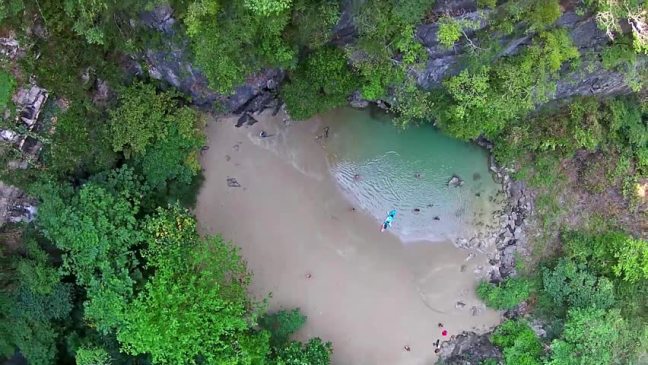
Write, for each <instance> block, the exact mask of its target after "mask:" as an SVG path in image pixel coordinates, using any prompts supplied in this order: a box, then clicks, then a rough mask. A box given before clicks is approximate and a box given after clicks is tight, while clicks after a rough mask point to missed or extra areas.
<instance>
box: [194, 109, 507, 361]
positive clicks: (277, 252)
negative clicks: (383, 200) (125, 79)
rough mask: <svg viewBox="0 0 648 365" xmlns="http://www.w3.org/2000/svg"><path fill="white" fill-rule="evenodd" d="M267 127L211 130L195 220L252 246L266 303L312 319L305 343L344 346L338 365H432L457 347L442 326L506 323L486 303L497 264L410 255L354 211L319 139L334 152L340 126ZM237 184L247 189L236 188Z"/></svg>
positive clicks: (326, 122) (433, 252)
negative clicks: (442, 346) (478, 292)
mask: <svg viewBox="0 0 648 365" xmlns="http://www.w3.org/2000/svg"><path fill="white" fill-rule="evenodd" d="M258 119H260V122H259V123H258V124H255V125H254V126H251V127H242V128H235V127H234V123H235V121H236V118H224V119H221V120H220V121H218V122H216V121H212V122H210V123H209V125H208V128H207V134H208V138H209V146H210V148H209V149H208V150H207V151H205V153H204V154H203V156H202V159H201V162H202V165H203V167H204V169H205V183H204V185H203V187H202V189H201V191H200V194H199V196H198V205H197V207H196V211H195V212H196V215H197V217H198V219H199V222H200V228H201V230H202V232H205V233H210V234H214V233H221V234H222V235H223V236H224V237H225V238H226V239H228V240H232V241H233V242H234V243H235V244H236V245H238V246H239V247H241V251H242V256H243V257H244V258H245V260H246V261H247V263H248V267H249V269H250V271H251V272H252V273H253V275H254V276H253V280H252V284H251V286H250V290H251V292H252V294H253V295H254V296H255V297H257V298H259V299H263V298H268V296H269V295H270V297H269V305H270V309H271V310H275V309H279V308H295V307H299V308H300V309H301V310H302V312H303V313H305V314H306V315H307V316H308V321H307V323H306V325H305V327H304V328H303V329H302V330H300V331H299V333H298V334H297V338H299V339H306V338H309V337H313V336H318V337H321V338H322V339H324V340H325V341H332V342H333V346H334V354H333V364H341V365H350V364H352V365H382V364H385V365H424V364H425V365H427V364H433V363H434V362H435V361H436V356H435V354H434V346H433V343H434V341H436V340H437V339H441V340H444V339H445V338H443V337H442V336H441V330H440V329H439V328H438V327H437V324H438V323H439V322H442V323H443V324H444V325H445V327H446V329H447V330H448V331H449V333H450V335H452V334H457V333H459V332H461V331H463V330H475V331H485V330H487V329H488V328H490V327H491V326H493V325H495V324H496V323H497V322H498V321H499V315H498V313H496V312H494V311H491V310H488V309H486V308H485V307H484V305H483V304H482V303H481V302H480V301H479V300H478V299H477V298H476V297H475V294H474V287H475V285H476V283H477V282H478V281H479V280H480V278H483V277H485V276H486V271H487V270H486V269H487V266H488V259H487V257H486V256H485V255H482V254H479V253H478V254H471V253H469V252H467V251H465V250H460V249H458V248H456V247H454V246H453V245H452V243H451V242H448V241H444V242H437V243H433V244H430V243H429V242H417V243H414V242H413V243H410V244H408V245H403V244H402V242H401V241H400V240H399V239H398V237H397V236H396V235H391V234H384V233H380V232H379V230H378V225H379V223H378V221H377V219H376V217H373V216H371V215H369V214H367V213H366V212H365V211H363V210H360V209H356V210H352V209H351V208H352V206H353V204H351V203H350V202H349V200H347V199H346V198H345V197H344V196H343V194H341V191H340V188H339V186H338V184H337V183H336V180H335V179H334V178H333V177H332V175H331V174H330V169H331V167H332V165H330V163H329V162H330V161H331V160H330V151H331V148H330V146H327V143H326V142H325V141H324V139H323V138H320V139H317V136H318V135H322V131H323V128H324V127H325V126H329V127H330V135H329V140H330V141H332V139H331V138H334V136H333V135H331V133H338V132H339V131H338V132H335V131H336V130H337V128H336V127H335V126H334V125H333V124H332V123H331V120H330V118H326V119H321V118H315V119H314V120H311V121H308V122H292V123H284V122H283V121H282V119H283V117H282V116H281V115H279V116H278V117H276V118H273V117H270V116H269V115H264V116H259V117H258ZM261 130H264V131H266V132H267V133H268V134H270V137H267V138H259V132H260V131H261ZM325 147H326V148H325ZM228 178H236V179H237V181H238V182H239V183H240V185H241V186H240V187H228V186H227V179H228ZM406 345H407V346H409V347H410V349H411V351H405V350H404V346H406Z"/></svg>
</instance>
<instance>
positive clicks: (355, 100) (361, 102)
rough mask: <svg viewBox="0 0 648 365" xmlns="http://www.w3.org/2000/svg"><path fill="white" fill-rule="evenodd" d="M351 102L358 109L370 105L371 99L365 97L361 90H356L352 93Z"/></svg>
mask: <svg viewBox="0 0 648 365" xmlns="http://www.w3.org/2000/svg"><path fill="white" fill-rule="evenodd" d="M349 104H350V105H351V106H352V107H354V108H356V109H364V108H366V107H368V106H369V101H367V100H365V99H363V98H362V95H361V94H360V92H359V91H356V92H354V93H353V95H351V100H350V101H349Z"/></svg>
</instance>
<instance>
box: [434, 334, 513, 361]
mask: <svg viewBox="0 0 648 365" xmlns="http://www.w3.org/2000/svg"><path fill="white" fill-rule="evenodd" d="M439 358H440V360H441V363H442V364H444V365H479V364H482V362H483V361H484V360H487V359H497V360H499V361H501V360H502V352H501V351H500V350H499V349H498V348H497V347H495V345H493V344H492V343H491V342H490V339H489V334H485V335H478V334H477V333H475V332H464V333H462V334H460V335H458V336H456V337H455V338H454V339H452V340H450V341H446V342H444V343H443V344H442V345H441V351H440V352H439Z"/></svg>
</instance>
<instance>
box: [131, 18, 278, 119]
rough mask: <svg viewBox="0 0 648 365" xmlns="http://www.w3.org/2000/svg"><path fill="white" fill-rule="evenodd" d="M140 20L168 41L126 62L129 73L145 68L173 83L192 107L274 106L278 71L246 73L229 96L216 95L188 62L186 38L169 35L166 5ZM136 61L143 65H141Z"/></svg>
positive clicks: (250, 108)
mask: <svg viewBox="0 0 648 365" xmlns="http://www.w3.org/2000/svg"><path fill="white" fill-rule="evenodd" d="M140 20H141V21H142V23H143V24H144V25H145V26H148V27H150V28H153V29H155V30H157V31H159V32H162V33H164V34H165V39H168V41H167V43H166V44H165V45H164V47H162V48H156V49H148V50H146V51H145V52H144V54H142V55H141V57H140V59H136V60H134V61H135V62H134V64H129V65H128V69H130V72H131V73H141V72H143V70H144V69H145V70H147V72H148V75H149V76H150V77H152V78H154V79H156V80H162V81H165V82H167V83H169V84H170V85H173V86H174V87H175V88H177V89H178V90H180V91H181V92H183V93H185V94H186V95H188V96H190V97H191V101H192V103H193V104H194V105H195V106H197V107H201V108H203V109H207V110H219V109H221V108H222V109H225V111H226V112H233V113H236V114H242V113H246V112H248V113H254V112H257V111H261V110H263V109H265V108H274V107H276V103H274V102H273V100H274V99H276V89H277V87H278V85H279V84H280V83H281V81H282V80H283V78H284V72H283V71H282V70H278V69H266V70H262V71H260V72H258V73H256V74H254V75H250V76H249V77H248V79H247V80H246V82H245V83H244V84H243V85H240V86H239V87H237V88H236V89H235V90H234V92H233V93H232V94H231V95H223V94H219V93H217V92H215V91H214V90H212V89H211V88H210V87H209V82H208V81H207V78H206V77H205V75H204V74H203V73H202V71H201V70H200V69H198V68H197V67H196V66H194V65H193V63H192V62H191V50H190V49H189V47H190V46H189V43H188V41H187V40H186V39H185V40H181V39H177V37H173V35H174V33H175V28H174V24H175V23H176V20H175V19H174V17H173V9H172V8H171V7H170V6H166V5H163V6H158V7H156V8H155V9H153V10H152V11H150V12H145V13H143V14H142V16H141V19H140ZM140 62H141V63H143V64H144V66H146V67H142V65H141V64H139V63H140Z"/></svg>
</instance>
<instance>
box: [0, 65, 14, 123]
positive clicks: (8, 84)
mask: <svg viewBox="0 0 648 365" xmlns="http://www.w3.org/2000/svg"><path fill="white" fill-rule="evenodd" d="M15 88H16V80H15V79H14V78H13V76H11V74H10V73H8V72H6V71H4V70H2V69H0V113H1V112H3V111H4V110H5V109H6V108H7V106H8V105H9V102H10V101H11V96H12V95H13V93H14V90H15Z"/></svg>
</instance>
